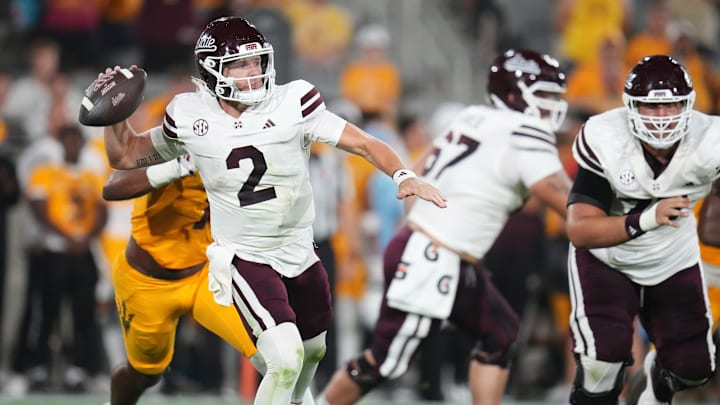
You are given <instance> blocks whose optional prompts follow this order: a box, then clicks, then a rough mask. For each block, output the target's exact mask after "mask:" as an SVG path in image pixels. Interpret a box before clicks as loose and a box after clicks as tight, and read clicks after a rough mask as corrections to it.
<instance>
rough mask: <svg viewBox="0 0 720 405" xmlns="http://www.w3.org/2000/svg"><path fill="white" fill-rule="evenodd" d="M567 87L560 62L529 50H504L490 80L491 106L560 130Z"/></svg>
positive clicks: (488, 91)
mask: <svg viewBox="0 0 720 405" xmlns="http://www.w3.org/2000/svg"><path fill="white" fill-rule="evenodd" d="M565 87H566V84H565V74H564V73H563V72H562V71H560V64H559V63H558V61H557V60H556V59H555V58H553V57H552V56H549V55H543V54H540V53H537V52H534V51H528V50H514V49H510V50H507V51H505V53H503V54H502V55H500V56H498V57H497V58H495V60H494V61H493V64H492V66H490V72H489V74H488V77H487V94H488V98H489V100H490V103H491V104H492V105H494V106H495V107H497V108H502V109H510V110H515V111H519V112H521V113H524V114H528V115H532V116H535V117H538V118H542V119H544V120H546V121H547V122H548V123H549V124H550V127H551V128H552V129H553V130H557V129H558V128H559V127H560V125H561V124H562V122H563V120H564V119H565V113H566V112H567V102H566V101H565V100H564V99H563V93H565ZM538 92H542V93H543V94H541V95H538V94H536V93H538Z"/></svg>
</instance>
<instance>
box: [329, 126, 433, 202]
mask: <svg viewBox="0 0 720 405" xmlns="http://www.w3.org/2000/svg"><path fill="white" fill-rule="evenodd" d="M337 146H338V148H340V149H342V150H344V151H347V152H350V153H354V154H356V155H360V156H362V157H364V158H365V159H366V160H367V161H368V162H370V163H372V164H373V165H374V166H375V167H377V168H378V169H380V170H381V171H382V172H383V173H385V174H387V175H388V176H391V177H392V178H393V180H395V183H396V184H398V193H397V198H398V199H403V198H406V197H409V196H413V195H414V196H417V197H419V198H422V199H423V200H427V201H430V202H432V203H433V204H435V205H437V206H438V207H441V208H445V207H446V204H445V202H446V201H447V199H446V198H445V197H444V196H443V195H442V193H440V191H439V190H438V189H436V188H435V187H433V186H432V185H430V184H428V183H425V182H424V181H422V180H420V179H418V178H417V177H416V176H415V174H414V173H413V172H412V171H411V170H408V169H406V168H405V164H404V163H403V161H402V159H400V156H398V154H397V153H395V151H394V150H393V149H392V148H391V147H390V146H388V144H386V143H385V142H383V141H381V140H379V139H377V138H375V137H373V136H372V135H370V134H368V133H366V132H365V131H363V130H361V129H360V128H358V127H356V126H355V125H353V124H351V123H347V124H346V125H345V129H343V132H342V135H341V136H340V140H339V141H338V145H337Z"/></svg>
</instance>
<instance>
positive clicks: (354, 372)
mask: <svg viewBox="0 0 720 405" xmlns="http://www.w3.org/2000/svg"><path fill="white" fill-rule="evenodd" d="M564 91H565V77H564V74H563V73H562V72H561V71H560V69H559V64H558V63H557V61H556V60H554V59H553V58H551V57H550V56H548V55H541V54H538V53H536V52H532V51H515V50H510V51H507V52H505V53H503V54H502V55H500V56H498V58H497V59H496V60H495V61H494V63H493V65H492V67H491V69H490V72H489V75H488V94H489V95H490V99H491V102H492V106H471V107H468V108H466V109H464V110H463V111H461V112H460V113H459V114H458V115H457V116H456V117H455V118H454V120H453V121H452V124H451V125H450V127H449V129H448V130H447V133H446V134H445V136H442V137H440V138H438V139H436V140H435V142H434V144H433V146H432V148H431V149H430V150H429V151H428V153H427V154H426V158H425V159H424V162H425V169H424V173H423V179H424V180H425V181H427V182H429V183H431V184H433V185H435V186H437V187H438V188H439V189H440V190H442V191H443V193H445V195H447V196H448V198H449V199H450V200H451V201H452V203H451V204H449V205H448V207H447V208H446V209H445V210H442V211H439V210H437V209H433V207H432V205H431V204H425V202H424V201H416V202H415V203H414V204H413V206H412V208H411V210H410V212H409V214H408V221H407V222H408V225H407V226H406V227H405V228H403V229H401V230H400V231H399V232H398V233H397V234H396V235H395V237H394V238H393V239H392V240H391V242H390V243H389V244H388V246H387V248H386V250H385V254H384V272H385V299H384V300H383V303H382V307H381V311H380V317H379V319H378V321H377V324H376V326H375V331H374V334H373V340H372V344H371V347H370V348H369V349H368V350H366V351H365V352H364V353H363V354H361V355H360V356H359V357H358V358H357V359H354V360H352V361H350V362H349V364H348V365H347V368H346V369H341V370H338V371H337V372H336V373H335V376H334V377H333V379H332V381H331V382H330V384H329V385H328V386H327V387H326V388H325V390H324V392H323V394H322V395H321V397H320V398H319V400H318V402H319V404H330V405H348V404H353V403H355V402H357V401H358V400H359V399H360V398H361V397H362V396H363V395H364V394H365V393H367V392H368V391H370V390H372V389H373V388H374V387H375V386H377V385H378V384H380V383H382V382H383V381H385V380H387V379H391V378H397V377H399V376H401V375H402V374H403V373H404V372H405V371H406V370H407V369H408V366H409V363H410V361H411V359H412V358H413V357H414V355H415V353H416V352H417V350H419V347H420V345H421V344H422V342H423V341H424V340H425V339H426V338H427V337H428V336H430V335H431V334H434V333H437V332H438V331H439V330H440V327H441V324H442V323H443V320H449V321H450V322H452V323H453V324H454V325H456V326H458V327H459V328H461V329H463V330H465V331H466V332H468V333H469V334H470V335H472V336H474V337H475V338H477V339H478V341H479V342H478V343H479V345H478V348H477V349H476V350H474V351H473V353H472V361H471V368H470V385H471V391H472V395H473V403H474V404H488V405H489V404H500V401H501V399H502V397H503V394H504V389H505V385H506V383H507V377H508V372H509V371H508V367H509V360H510V359H511V358H512V355H513V350H512V349H513V347H514V343H515V341H516V340H517V334H518V333H517V332H518V327H519V321H518V316H517V314H516V313H515V312H514V311H513V310H512V307H511V306H510V305H509V304H508V303H507V301H506V300H505V299H504V298H503V297H502V295H501V294H500V293H499V291H498V290H497V289H496V287H495V286H494V285H493V283H492V281H490V278H489V276H488V273H487V270H486V269H485V268H484V267H483V266H482V264H481V260H482V258H483V257H484V256H485V254H486V253H487V251H488V250H489V249H490V247H491V245H492V244H493V242H494V241H495V239H496V238H497V236H498V235H499V234H500V231H501V230H502V229H503V227H504V226H505V223H506V222H507V220H508V217H509V216H510V214H512V213H513V212H515V211H517V210H518V209H520V208H521V207H522V205H523V203H524V202H525V201H526V200H527V199H528V198H529V197H530V196H531V195H533V196H536V197H537V198H539V199H540V200H541V201H542V202H544V203H545V204H547V205H548V206H550V207H551V208H553V209H555V210H556V211H558V212H559V213H560V214H561V215H563V216H564V215H565V211H566V209H565V204H566V202H567V196H568V193H569V191H570V179H569V178H568V177H567V175H566V174H565V172H564V171H563V167H562V165H561V163H560V159H559V157H558V151H557V147H556V139H555V134H554V133H553V131H554V130H556V129H557V127H558V126H559V125H560V123H561V122H562V120H563V118H564V115H565V111H566V109H567V104H566V103H565V101H564V100H563V99H562V93H564ZM436 211H437V212H436Z"/></svg>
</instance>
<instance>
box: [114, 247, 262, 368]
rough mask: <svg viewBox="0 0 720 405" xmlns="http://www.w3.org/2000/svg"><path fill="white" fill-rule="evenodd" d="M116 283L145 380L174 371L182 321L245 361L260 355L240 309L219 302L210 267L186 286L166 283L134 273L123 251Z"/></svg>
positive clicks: (126, 333) (129, 343)
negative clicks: (188, 319)
mask: <svg viewBox="0 0 720 405" xmlns="http://www.w3.org/2000/svg"><path fill="white" fill-rule="evenodd" d="M112 281H113V284H114V286H115V303H116V305H117V308H118V314H119V317H120V325H121V327H122V330H123V338H124V341H125V350H126V352H127V356H128V361H129V362H130V365H131V366H132V367H133V368H134V369H136V370H137V371H139V372H141V373H143V374H147V375H158V374H161V373H162V372H163V371H165V369H166V368H167V367H168V365H169V364H170V361H171V360H172V356H173V348H174V346H175V329H176V328H177V324H178V319H179V318H180V317H181V316H182V315H185V314H191V315H192V317H193V318H194V319H195V320H196V321H197V322H198V323H199V324H201V325H202V326H204V327H205V328H207V329H208V330H210V331H211V332H213V333H215V334H216V335H218V336H220V337H221V338H222V339H223V340H225V341H226V342H228V343H229V344H230V345H232V346H233V347H234V348H235V349H237V350H238V351H240V352H241V353H242V354H243V355H244V356H246V357H250V356H252V355H253V354H255V352H257V349H256V348H255V345H254V344H253V342H252V340H251V339H250V337H249V336H248V334H247V332H246V330H245V327H244V325H243V323H242V320H241V319H240V316H239V315H238V313H237V311H236V310H235V307H233V306H229V307H225V306H222V305H220V304H217V303H216V302H215V301H214V300H213V295H212V293H211V292H210V290H208V266H207V265H206V266H205V267H204V268H203V269H202V270H200V271H198V272H197V273H195V274H193V275H191V276H188V277H186V278H183V279H180V280H160V279H156V278H152V277H149V276H146V275H144V274H141V273H140V272H138V271H137V270H135V269H133V268H132V267H130V265H129V264H128V262H127V259H126V258H125V254H124V251H123V253H121V254H119V255H117V256H116V259H115V262H114V263H113V266H112Z"/></svg>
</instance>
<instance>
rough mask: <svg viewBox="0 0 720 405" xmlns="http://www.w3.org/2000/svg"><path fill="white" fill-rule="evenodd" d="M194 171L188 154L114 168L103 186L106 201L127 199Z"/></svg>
mask: <svg viewBox="0 0 720 405" xmlns="http://www.w3.org/2000/svg"><path fill="white" fill-rule="evenodd" d="M194 173H195V165H194V164H193V161H192V160H191V159H190V156H189V155H185V156H181V157H178V158H176V159H174V160H170V161H167V162H165V163H161V164H159V165H154V166H150V167H143V168H139V169H134V170H115V171H114V172H112V173H110V176H109V177H108V179H107V181H106V182H105V185H104V186H103V198H104V199H105V200H106V201H119V200H129V199H131V198H136V197H140V196H141V195H144V194H147V193H149V192H150V191H152V190H153V189H156V188H160V187H163V186H165V185H166V184H169V183H172V182H173V181H175V180H178V179H181V178H183V177H185V176H190V175H192V174H194Z"/></svg>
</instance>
